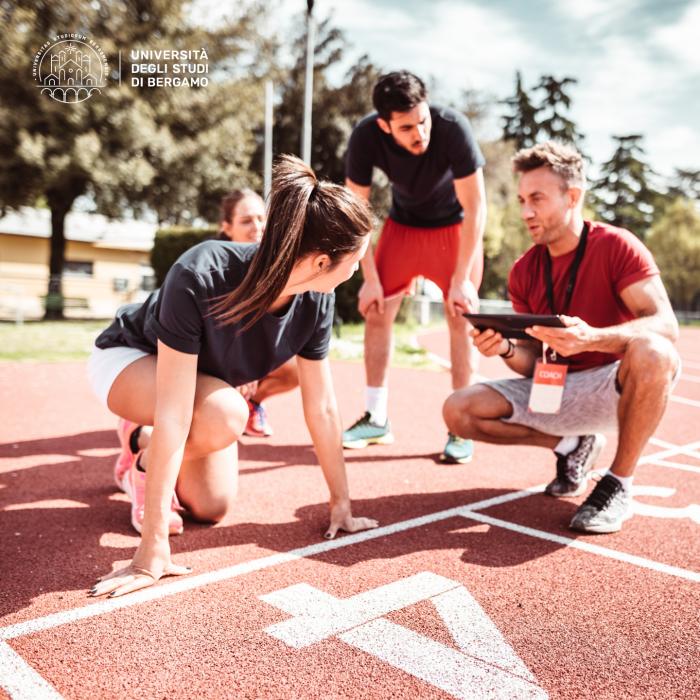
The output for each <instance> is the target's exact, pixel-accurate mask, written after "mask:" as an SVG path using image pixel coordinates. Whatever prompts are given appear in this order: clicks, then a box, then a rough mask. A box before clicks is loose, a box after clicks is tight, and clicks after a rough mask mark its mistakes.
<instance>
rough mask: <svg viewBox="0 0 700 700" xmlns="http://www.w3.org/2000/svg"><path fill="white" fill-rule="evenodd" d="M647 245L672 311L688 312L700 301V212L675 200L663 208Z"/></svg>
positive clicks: (690, 204) (685, 202)
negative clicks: (668, 297)
mask: <svg viewBox="0 0 700 700" xmlns="http://www.w3.org/2000/svg"><path fill="white" fill-rule="evenodd" d="M647 243H648V245H649V249H650V250H651V252H652V253H653V255H654V258H655V259H656V263H657V265H658V266H659V269H660V270H661V276H662V279H663V281H664V284H665V285H666V289H667V290H668V293H669V296H670V298H671V301H672V302H673V305H674V308H677V309H691V308H692V307H693V306H694V305H695V303H696V300H700V212H698V209H697V207H696V206H695V204H694V203H692V202H690V201H689V200H687V199H680V198H679V199H676V200H675V201H674V202H673V203H672V204H670V205H669V206H668V207H666V209H665V211H664V213H663V214H662V215H661V216H660V217H659V219H658V221H656V223H655V224H654V225H653V226H652V228H651V231H650V232H649V237H648V239H647Z"/></svg>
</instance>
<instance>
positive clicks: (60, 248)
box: [44, 197, 73, 321]
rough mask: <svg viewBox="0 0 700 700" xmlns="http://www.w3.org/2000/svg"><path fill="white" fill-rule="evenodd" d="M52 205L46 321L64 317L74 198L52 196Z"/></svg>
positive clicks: (50, 202) (50, 200)
mask: <svg viewBox="0 0 700 700" xmlns="http://www.w3.org/2000/svg"><path fill="white" fill-rule="evenodd" d="M49 204H50V207H51V241H50V246H51V253H50V257H49V285H48V289H47V294H46V311H45V313H44V320H45V321H55V320H60V319H62V318H63V262H64V260H65V253H66V238H65V231H64V227H65V222H66V215H67V214H68V212H69V211H70V208H71V206H72V205H73V200H71V201H70V202H66V200H65V199H61V198H58V197H57V198H55V199H54V198H50V199H49Z"/></svg>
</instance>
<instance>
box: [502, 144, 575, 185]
mask: <svg viewBox="0 0 700 700" xmlns="http://www.w3.org/2000/svg"><path fill="white" fill-rule="evenodd" d="M542 166H546V167H548V168H550V169H551V171H552V172H553V173H554V174H555V175H558V176H559V177H560V178H561V179H562V180H563V181H564V184H565V188H564V189H567V188H569V187H581V188H583V187H584V186H585V184H586V176H585V174H584V170H583V158H582V157H581V154H580V153H579V152H578V151H577V150H576V149H575V148H574V147H573V146H572V145H570V144H566V143H561V142H559V141H545V142H544V143H538V144H537V145H536V146H532V147H531V148H523V149H521V150H519V151H518V152H517V153H516V154H515V155H514V156H513V170H515V172H516V173H527V172H530V170H536V169H537V168H541V167H542Z"/></svg>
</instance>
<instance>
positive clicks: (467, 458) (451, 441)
mask: <svg viewBox="0 0 700 700" xmlns="http://www.w3.org/2000/svg"><path fill="white" fill-rule="evenodd" d="M473 456H474V442H473V441H472V440H468V439H465V438H461V437H459V436H457V435H453V434H452V433H447V444H446V445H445V449H444V450H443V451H442V454H441V455H440V461H441V462H444V463H445V464H468V463H469V462H471V461H472V457H473Z"/></svg>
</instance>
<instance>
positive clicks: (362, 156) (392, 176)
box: [345, 105, 485, 228]
mask: <svg viewBox="0 0 700 700" xmlns="http://www.w3.org/2000/svg"><path fill="white" fill-rule="evenodd" d="M430 115H431V117H432V122H433V125H432V129H431V132H430V143H429V144H428V149H427V150H426V152H425V153H422V154H421V155H419V156H416V155H413V154H412V153H409V152H408V151H407V150H406V149H405V148H402V147H401V146H399V145H398V144H397V143H396V142H395V141H394V137H393V136H391V134H387V133H385V132H383V131H382V130H381V129H380V128H379V124H377V113H376V112H373V113H372V114H368V115H367V116H366V117H364V118H363V119H362V120H361V121H360V122H359V123H358V124H357V126H356V127H355V128H354V130H353V132H352V135H351V136H350V143H349V144H348V152H347V157H346V170H345V172H346V176H347V177H348V178H349V179H350V180H352V181H353V182H355V183H356V184H358V185H362V186H364V187H366V186H368V185H370V184H372V168H374V167H377V168H379V169H380V170H383V171H384V172H385V173H386V175H387V177H388V178H389V180H390V181H391V190H392V202H391V211H390V212H389V216H390V217H391V218H392V219H394V221H397V222H398V223H400V224H405V225H407V226H417V227H419V228H439V227H441V226H449V225H451V224H456V223H459V222H460V221H461V220H462V219H463V218H464V212H463V211H462V206H461V205H460V203H459V201H458V199H457V195H456V193H455V188H454V180H455V179H459V178H463V177H467V176H468V175H471V174H472V173H474V172H476V170H477V169H478V168H481V167H483V165H484V163H485V161H484V156H483V155H482V154H481V150H480V149H479V144H477V142H476V139H475V138H474V135H473V134H472V130H471V126H470V125H469V120H468V119H467V118H466V117H465V116H464V115H463V114H461V113H460V112H458V111H456V110H454V109H450V108H449V107H437V106H435V105H431V107H430Z"/></svg>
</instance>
